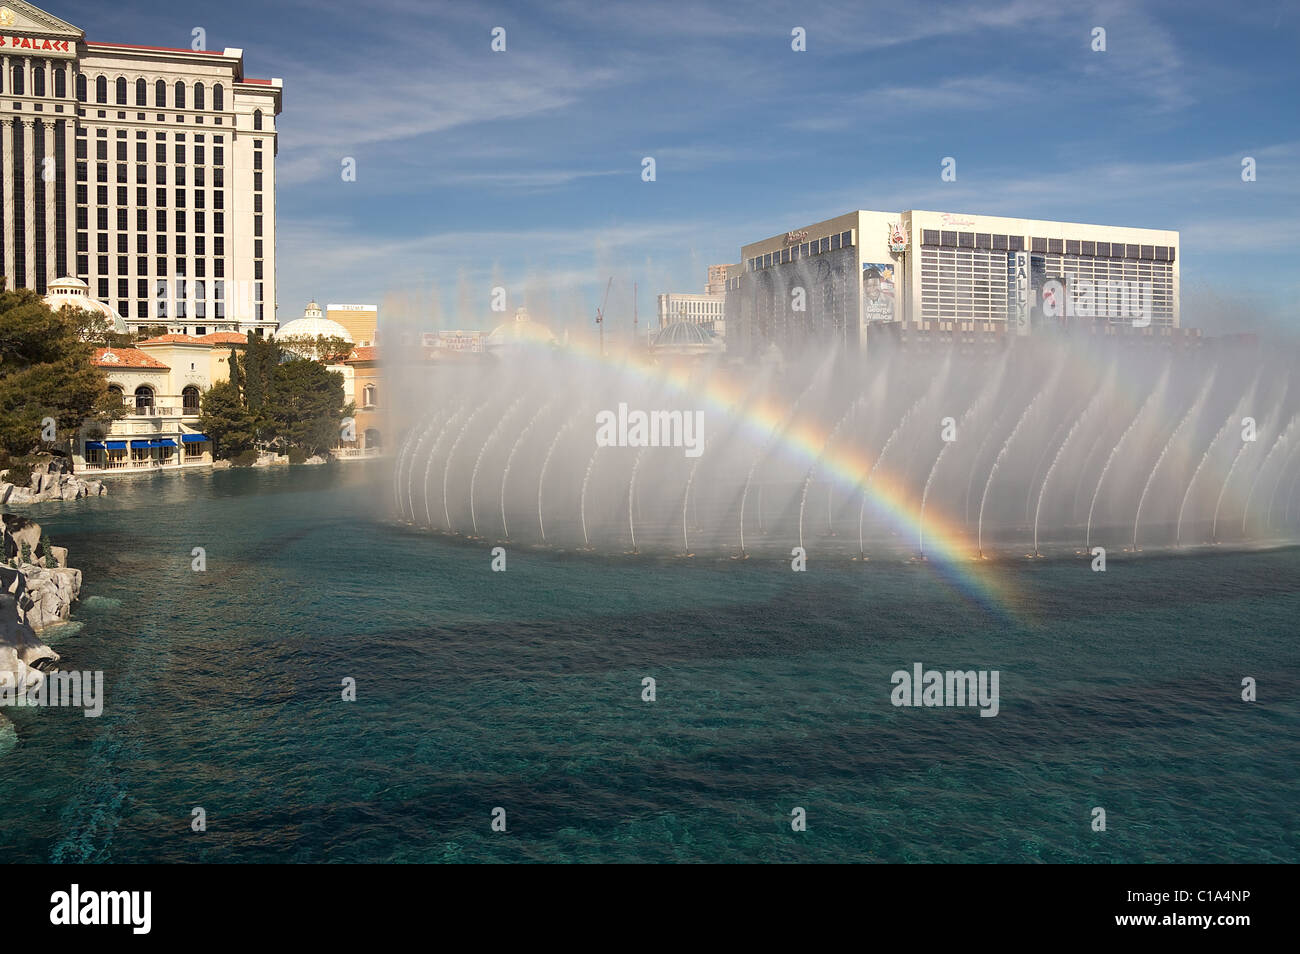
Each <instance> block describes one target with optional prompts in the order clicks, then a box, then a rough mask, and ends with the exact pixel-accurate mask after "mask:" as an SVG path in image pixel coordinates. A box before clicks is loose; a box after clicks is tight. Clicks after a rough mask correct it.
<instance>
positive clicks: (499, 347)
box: [484, 308, 556, 353]
mask: <svg viewBox="0 0 1300 954" xmlns="http://www.w3.org/2000/svg"><path fill="white" fill-rule="evenodd" d="M530 344H531V345H550V346H552V347H553V346H554V345H555V344H556V340H555V335H553V334H551V329H549V328H547V327H546V326H545V325H544V324H542V323H541V322H540V321H533V320H532V319H531V318H529V317H528V312H527V311H525V310H524V309H523V308H516V309H515V316H514V318H513V319H511V320H509V321H503V322H502V323H501V324H499V325H497V326H496V327H495V328H493V329H492V331H491V333H489V334H488V336H487V341H486V342H485V345H484V347H485V349H486V350H487V351H488V352H489V353H494V352H500V351H504V350H511V349H514V348H521V347H524V346H526V345H530Z"/></svg>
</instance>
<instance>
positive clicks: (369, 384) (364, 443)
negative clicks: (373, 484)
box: [326, 345, 388, 461]
mask: <svg viewBox="0 0 1300 954" xmlns="http://www.w3.org/2000/svg"><path fill="white" fill-rule="evenodd" d="M326 367H328V368H329V369H330V370H331V371H334V372H337V373H339V374H341V375H342V376H343V401H344V403H345V404H352V405H353V406H354V407H355V408H356V413H355V416H354V418H353V427H352V432H351V433H352V439H351V440H340V441H339V443H338V445H337V446H336V447H335V448H334V451H333V453H334V456H335V457H336V458H337V459H338V460H343V461H349V460H360V459H364V458H368V457H378V456H379V455H380V454H382V453H383V448H384V437H385V434H386V433H387V431H388V422H387V418H386V416H385V412H386V404H385V402H386V401H387V399H388V395H387V393H386V390H387V389H386V387H385V384H384V378H383V373H382V369H381V366H380V363H379V349H378V348H377V347H374V346H370V345H363V346H361V347H357V348H353V349H352V353H351V354H349V355H348V356H347V357H346V358H345V359H343V360H342V361H338V362H335V363H332V364H329V365H326Z"/></svg>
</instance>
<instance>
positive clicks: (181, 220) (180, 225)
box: [176, 209, 185, 232]
mask: <svg viewBox="0 0 1300 954" xmlns="http://www.w3.org/2000/svg"><path fill="white" fill-rule="evenodd" d="M176 231H177V232H184V231H185V213H184V211H182V210H181V209H177V210H176Z"/></svg>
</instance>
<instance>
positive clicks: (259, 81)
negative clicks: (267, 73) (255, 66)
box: [244, 76, 271, 86]
mask: <svg viewBox="0 0 1300 954" xmlns="http://www.w3.org/2000/svg"><path fill="white" fill-rule="evenodd" d="M244 82H245V83H256V84H257V85H259V86H270V85H271V81H270V80H269V79H253V78H252V77H251V76H247V77H245V78H244Z"/></svg>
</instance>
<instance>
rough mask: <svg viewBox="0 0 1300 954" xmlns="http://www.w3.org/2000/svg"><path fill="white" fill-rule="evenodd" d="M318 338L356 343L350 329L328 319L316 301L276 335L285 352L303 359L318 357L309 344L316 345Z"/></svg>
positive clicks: (309, 303) (284, 325)
mask: <svg viewBox="0 0 1300 954" xmlns="http://www.w3.org/2000/svg"><path fill="white" fill-rule="evenodd" d="M318 338H341V339H342V340H343V341H346V342H347V343H348V344H349V345H353V344H355V343H356V342H354V341H353V340H352V335H351V333H350V332H349V331H348V329H346V328H344V327H343V326H342V325H341V324H339V323H338V322H337V321H331V320H330V319H329V318H326V317H325V313H324V312H322V311H321V307H320V305H318V304H316V302H314V301H312V302H308V303H307V307H306V308H305V309H304V310H303V313H302V317H301V318H295V319H294V320H293V321H290V322H288V323H286V324H283V325H281V326H280V329H279V330H278V331H277V332H276V333H275V339H276V340H277V341H279V342H281V343H282V344H283V345H284V347H285V350H287V351H292V352H293V353H294V354H297V355H298V356H299V357H303V358H315V357H317V355H316V353H315V349H314V347H313V348H308V347H307V343H308V342H310V343H311V344H313V345H314V344H315V342H316V340H317V339H318ZM307 352H310V353H307Z"/></svg>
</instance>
